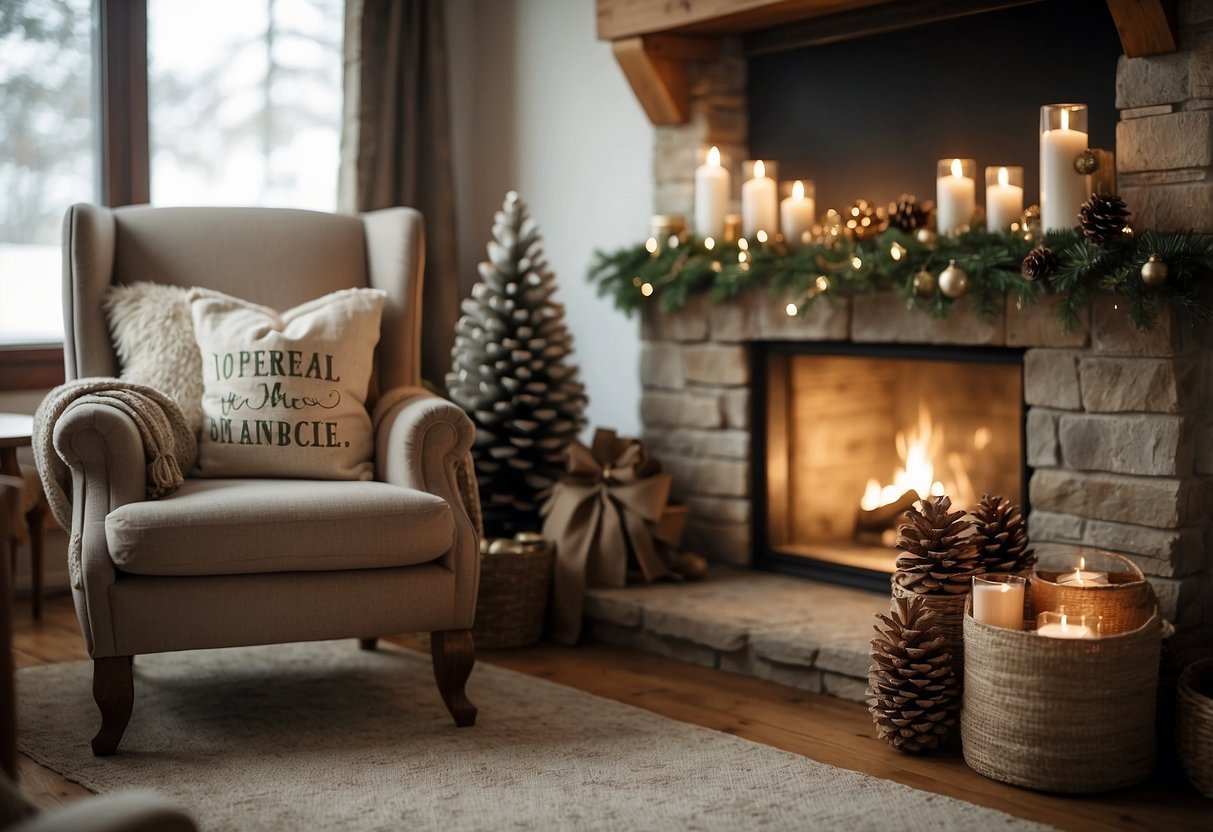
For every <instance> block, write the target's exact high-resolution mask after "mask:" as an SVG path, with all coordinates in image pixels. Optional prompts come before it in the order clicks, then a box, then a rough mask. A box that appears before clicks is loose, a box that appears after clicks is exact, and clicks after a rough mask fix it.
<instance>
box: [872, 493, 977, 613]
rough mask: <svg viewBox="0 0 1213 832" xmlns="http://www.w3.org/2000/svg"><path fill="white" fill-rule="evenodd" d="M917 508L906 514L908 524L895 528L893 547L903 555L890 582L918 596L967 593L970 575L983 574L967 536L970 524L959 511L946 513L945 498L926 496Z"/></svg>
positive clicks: (898, 559) (969, 538) (947, 504)
mask: <svg viewBox="0 0 1213 832" xmlns="http://www.w3.org/2000/svg"><path fill="white" fill-rule="evenodd" d="M918 505H921V506H922V508H921V509H920V508H918ZM918 505H916V506H914V508H911V509H910V510H909V511H907V512H906V519H908V520H909V521H910V522H909V523H907V524H903V525H902V526H901V527H900V528H898V529H897V548H898V549H900V550H901V551H902V552H903V553H904V554H902V555H900V556H898V558H897V571H896V572H895V573H894V574H893V581H894V582H895V583H896V584H897V585H898V586H900V587H902V588H903V589H906V590H909V591H910V592H915V593H918V594H919V595H928V594H936V595H962V594H964V593H966V592H968V591H969V589H970V587H971V585H972V578H973V576H974V575H980V574H981V573H982V572H983V571H984V570H983V569H982V568H981V563H980V561H979V559H978V555H977V546H976V545H974V541H973V536H972V535H971V534H970V533H969V532H970V530H971V529H972V527H973V523H972V521H970V520H966V519H965V513H964V512H963V511H955V512H953V511H950V509H951V508H952V501H951V500H950V499H948V498H947V497H927V498H926V499H925V500H922V501H921V502H920V503H919V504H918Z"/></svg>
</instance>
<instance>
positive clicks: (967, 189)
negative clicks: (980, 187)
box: [935, 159, 977, 234]
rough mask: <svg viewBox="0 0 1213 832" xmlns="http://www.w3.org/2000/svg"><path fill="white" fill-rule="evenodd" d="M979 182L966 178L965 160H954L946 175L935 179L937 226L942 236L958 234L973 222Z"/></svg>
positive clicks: (970, 177)
mask: <svg viewBox="0 0 1213 832" xmlns="http://www.w3.org/2000/svg"><path fill="white" fill-rule="evenodd" d="M976 210H977V182H976V181H975V180H974V179H973V177H972V176H966V175H965V170H964V160H961V159H953V160H952V161H951V163H950V164H949V165H948V171H947V173H946V175H942V172H941V175H938V176H937V177H936V179H935V224H936V230H937V231H938V232H939V233H940V234H957V233H959V232H960V231H962V230H963V229H965V228H967V227H968V225H969V223H971V222H972V221H973V213H974V212H975V211H976Z"/></svg>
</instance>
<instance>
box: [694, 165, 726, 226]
mask: <svg viewBox="0 0 1213 832" xmlns="http://www.w3.org/2000/svg"><path fill="white" fill-rule="evenodd" d="M728 204H729V172H728V170H726V169H725V168H724V167H723V166H722V165H721V164H720V151H719V150H718V149H717V148H716V147H715V146H713V147H712V149H711V150H709V151H708V157H707V160H706V161H705V162H704V163H703V164H702V165H700V166H699V167H698V168H696V169H695V233H696V234H698V235H699V236H700V237H712V238H714V239H717V240H719V239H722V238H723V237H724V217H725V212H726V211H727V210H728Z"/></svg>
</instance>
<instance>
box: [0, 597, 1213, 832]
mask: <svg viewBox="0 0 1213 832" xmlns="http://www.w3.org/2000/svg"><path fill="white" fill-rule="evenodd" d="M15 613H16V614H15V616H14V618H15V620H14V622H13V624H14V627H13V629H14V648H15V651H16V659H15V660H16V664H17V666H18V667H19V668H20V667H31V666H34V665H39V664H45V663H51V662H62V661H73V660H77V659H84V658H87V655H86V653H85V650H84V644H83V641H82V640H81V637H80V632H79V627H78V624H77V622H76V615H75V612H74V610H73V609H72V605H71V599H70V597H68V596H57V597H54V598H51V599H49V600H48V602H47V603H46V605H45V608H44V612H43V615H44V619H43V621H42V622H41V623H40V624H38V625H35V624H33V623H32V622H31V621H30V620H29V618H28V615H27V614H24V613H25V607H24V605H21V604H18V605H16V610H15ZM391 641H394V642H395V643H397V644H400V645H402V646H405V647H410V648H414V649H420V650H428V647H427V644H426V641H425V638H424V636H400V637H396V638H393V639H391ZM350 649H357V648H356V645H355V643H354V642H353V640H351V642H350ZM481 660H482V661H486V662H489V663H492V664H496V665H500V666H502V667H508V668H510V669H512V670H517V671H520V672H522V673H527V674H530V675H532V676H537V677H540V678H543V679H548V680H550V681H553V682H557V683H559V684H563V685H568V686H570V687H574V688H578V689H580V690H584V691H588V692H590V693H594V694H597V695H598V696H603V697H606V698H608V699H614V700H617V701H619V702H625V703H627V704H630V705H634V706H636V707H639V708H644V709H646V710H649V711H653V712H654V713H658V714H662V715H663V716H667V717H670V718H671V719H677V720H680V721H682V722H689V723H692V724H695V725H702V726H704V727H707V728H712V729H715V730H718V731H724V732H726V733H729V734H734V735H736V736H739V737H745V738H746V739H749V740H753V741H754V742H759V743H763V744H766V745H770V746H774V747H776V748H782V749H785V750H787V751H792V752H795V753H797V754H803V755H804V756H806V757H810V758H812V759H814V760H819V761H821V762H824V763H829V764H831V765H835V766H839V767H841V768H847V769H853V770H855V771H862V772H866V773H868V774H872V775H874V776H876V777H881V778H885V779H888V780H895V781H897V782H899V783H905V784H906V785H909V786H913V787H915V788H919V789H924V790H926V791H930V792H936V793H938V794H944V795H949V796H951V797H957V798H960V799H962V800H968V801H970V802H973V803H978V804H981V805H983V806H990V807H992V808H995V809H1001V810H1002V811H1004V812H1008V813H1010V814H1013V815H1017V816H1019V817H1023V818H1029V819H1031V820H1037V821H1041V822H1044V823H1049V824H1052V825H1054V826H1057V827H1060V828H1062V829H1068V830H1084V832H1085V830H1104V829H1125V830H1163V829H1165V830H1188V829H1191V830H1201V832H1207V830H1209V829H1213V801H1210V800H1205V799H1203V798H1201V797H1200V795H1199V794H1197V792H1196V791H1195V789H1193V788H1192V787H1191V786H1190V785H1188V783H1187V782H1186V781H1185V780H1184V779H1183V777H1182V774H1180V773H1178V772H1177V771H1176V770H1175V769H1174V767H1173V766H1162V767H1161V768H1163V769H1165V770H1163V771H1160V773H1159V774H1158V775H1156V777H1155V778H1154V779H1153V780H1152V781H1151V782H1149V783H1147V784H1145V785H1142V786H1139V787H1136V788H1133V789H1128V790H1125V791H1122V792H1117V793H1114V794H1110V795H1100V796H1095V797H1081V798H1079V797H1059V796H1053V795H1046V794H1040V793H1037V792H1032V791H1027V790H1024V789H1018V788H1015V787H1012V786H1006V785H1003V784H1000V783H996V782H994V781H992V780H988V779H986V778H984V777H982V776H981V775H979V774H977V773H975V772H973V771H972V770H970V769H969V768H968V767H967V766H966V765H965V764H964V760H963V758H962V757H961V755H960V752H959V751H951V752H949V753H946V754H942V755H937V756H932V757H921V758H919V757H909V756H906V755H903V754H901V753H899V752H897V751H894V750H893V749H891V748H889V747H888V746H886V745H884V744H883V743H881V742H879V741H878V740H876V739H875V738H874V733H873V730H872V724H871V721H870V719H869V717H868V713H867V710H866V709H865V708H864V706H862V705H860V704H857V703H854V702H844V701H842V700H839V699H835V698H833V697H829V696H818V695H815V694H809V693H803V692H800V691H796V690H793V689H791V688H786V687H783V686H781V685H776V684H773V683H770V682H764V681H761V680H758V679H752V678H749V677H744V676H736V675H733V674H730V673H724V672H722V671H716V670H709V669H707V668H701V667H695V666H693V665H688V664H684V663H682V662H677V661H674V660H671V659H664V658H661V657H658V656H652V655H648V654H643V653H636V652H633V651H630V650H623V649H619V648H612V647H605V646H601V645H583V646H581V647H578V648H575V649H570V648H563V647H556V646H552V645H540V646H536V647H527V648H522V649H519V650H508V651H498V652H490V653H484V654H483V655H482V656H481ZM434 695H435V696H437V695H438V693H437V689H435V692H434ZM136 718H137V716H136ZM472 730H475V729H472ZM80 741H81V742H87V741H88V738H87V737H81V738H80ZM120 753H121V752H120ZM20 776H21V786H22V788H23V789H24V790H25V791H26V793H27V794H29V795H30V797H31V799H33V800H34V801H35V802H37V803H38V804H39V805H41V806H50V805H54V804H59V803H63V802H69V801H71V800H75V799H78V798H79V797H80V796H82V795H86V794H88V792H87V791H86V790H85V789H83V788H81V787H80V786H78V785H76V784H74V783H70V782H68V781H66V780H64V779H63V778H62V777H60V776H59V775H57V774H55V773H54V772H52V771H50V770H49V769H46V768H43V767H42V766H40V765H38V764H37V763H34V762H33V761H32V760H30V759H28V758H26V757H24V756H22V757H21V759H20ZM890 811H891V812H895V811H896V807H890Z"/></svg>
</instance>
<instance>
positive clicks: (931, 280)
mask: <svg viewBox="0 0 1213 832" xmlns="http://www.w3.org/2000/svg"><path fill="white" fill-rule="evenodd" d="M935 286H936V283H935V275H933V274H931V273H930V272H929V271H927V270H926V269H922V270H921V271H920V272H918V274H916V275H914V294H916V295H918V296H919V297H920V298H929V297H930V296H931V295H933V294H935Z"/></svg>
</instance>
